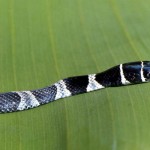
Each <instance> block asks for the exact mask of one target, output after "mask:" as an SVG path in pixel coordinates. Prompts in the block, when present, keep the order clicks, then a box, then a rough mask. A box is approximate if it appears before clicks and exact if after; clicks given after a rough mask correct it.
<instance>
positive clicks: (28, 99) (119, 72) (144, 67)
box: [0, 61, 150, 113]
mask: <svg viewBox="0 0 150 150" xmlns="http://www.w3.org/2000/svg"><path fill="white" fill-rule="evenodd" d="M149 81H150V61H143V62H132V63H126V64H120V65H118V66H115V67H113V68H110V69H108V70H106V71H104V72H101V73H98V74H90V75H84V76H75V77H69V78H66V79H63V80H60V81H58V82H56V83H55V84H53V85H51V86H48V87H46V88H43V89H37V90H31V91H16V92H15V91H13V92H8V93H2V94H0V112H1V113H6V112H15V111H20V110H25V109H29V108H34V107H38V106H40V105H42V104H46V103H49V102H52V101H55V100H58V99H60V98H65V97H69V96H73V95H77V94H80V93H86V92H90V91H94V90H98V89H103V88H106V87H117V86H123V85H128V84H138V83H144V82H149Z"/></svg>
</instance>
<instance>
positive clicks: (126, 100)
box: [0, 0, 150, 150]
mask: <svg viewBox="0 0 150 150" xmlns="http://www.w3.org/2000/svg"><path fill="white" fill-rule="evenodd" d="M149 5H150V2H149V1H148V0H145V1H141V0H126V1H124V0H105V1H104V0H94V1H91V0H0V72H1V73H0V89H1V92H6V91H16V90H17V91H18V90H30V89H37V88H42V87H44V86H47V85H50V84H53V83H55V82H56V81H58V80H60V79H63V78H66V77H69V76H77V75H84V74H90V73H97V72H101V71H104V70H106V69H108V68H110V67H112V66H115V65H118V64H120V63H125V62H131V61H141V60H150V46H149V45H150V20H149V18H150V9H149ZM149 91H150V84H149V83H147V84H139V85H133V86H125V87H117V88H108V89H103V90H99V91H95V92H91V93H87V94H82V95H77V96H74V97H69V98H65V99H61V100H58V101H56V102H53V103H49V104H47V105H44V106H41V107H38V108H35V109H32V110H28V111H22V112H17V113H8V114H0V149H1V150H149V147H150V142H149V140H150V130H149V128H150V97H149Z"/></svg>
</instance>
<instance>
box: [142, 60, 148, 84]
mask: <svg viewBox="0 0 150 150" xmlns="http://www.w3.org/2000/svg"><path fill="white" fill-rule="evenodd" d="M143 76H144V78H145V80H146V81H147V82H148V81H150V61H144V62H143Z"/></svg>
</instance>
